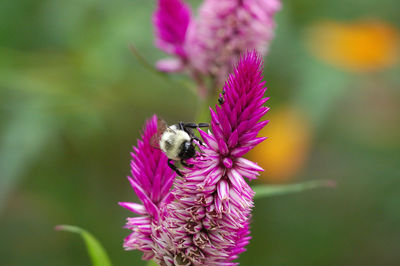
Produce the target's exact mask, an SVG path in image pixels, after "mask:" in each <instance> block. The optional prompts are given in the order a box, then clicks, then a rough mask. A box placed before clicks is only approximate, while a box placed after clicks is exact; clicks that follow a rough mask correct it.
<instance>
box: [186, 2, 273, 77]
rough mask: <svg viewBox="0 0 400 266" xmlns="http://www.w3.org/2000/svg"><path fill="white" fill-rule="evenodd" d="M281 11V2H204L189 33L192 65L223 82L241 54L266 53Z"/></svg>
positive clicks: (188, 48) (188, 50)
mask: <svg viewBox="0 0 400 266" xmlns="http://www.w3.org/2000/svg"><path fill="white" fill-rule="evenodd" d="M280 8H281V3H280V0H205V1H204V3H203V4H202V6H201V7H200V9H199V16H198V17H197V19H196V20H195V22H194V23H193V25H192V26H191V27H190V32H189V33H188V41H187V45H186V48H187V53H188V55H189V56H190V62H191V64H192V65H193V66H194V67H195V68H196V69H199V70H200V71H201V72H202V73H204V74H209V75H211V76H214V77H215V78H216V79H217V80H218V81H219V82H223V81H224V80H225V79H226V75H227V74H228V73H229V72H230V71H231V70H232V66H233V65H234V64H235V63H236V62H237V60H238V59H239V55H240V54H242V53H244V52H246V51H248V50H256V51H257V52H258V53H259V54H261V55H265V54H266V52H267V50H268V46H269V43H270V41H271V39H272V37H273V35H274V29H275V21H274V15H275V13H276V12H277V11H278V10H279V9H280Z"/></svg>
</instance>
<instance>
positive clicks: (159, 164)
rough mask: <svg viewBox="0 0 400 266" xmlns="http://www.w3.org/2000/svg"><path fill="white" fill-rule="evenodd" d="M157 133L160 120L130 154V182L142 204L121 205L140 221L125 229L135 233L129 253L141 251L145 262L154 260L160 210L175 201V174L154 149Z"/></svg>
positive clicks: (150, 123) (151, 124)
mask: <svg viewBox="0 0 400 266" xmlns="http://www.w3.org/2000/svg"><path fill="white" fill-rule="evenodd" d="M156 133H157V117H156V116H155V115H154V116H153V117H152V118H151V119H150V120H149V121H147V123H146V125H145V127H144V130H143V135H142V137H141V140H138V143H137V147H133V150H134V152H132V153H131V155H132V160H131V176H130V177H128V180H129V182H130V184H131V186H132V188H133V190H134V192H135V193H136V195H137V197H138V198H139V200H140V201H141V202H142V204H139V203H133V202H120V203H119V204H120V205H121V206H122V207H124V208H126V209H128V210H130V211H132V212H134V213H136V214H139V215H140V217H134V218H128V219H127V223H126V226H125V228H127V229H129V230H131V231H132V233H131V234H130V235H129V236H128V237H127V238H126V239H125V241H124V248H125V249H126V250H132V249H138V250H140V251H142V252H143V253H144V254H143V259H144V260H149V259H151V258H153V256H154V252H153V248H154V247H153V246H154V243H153V240H152V230H153V228H154V227H155V226H158V224H159V223H160V219H161V213H162V212H161V210H162V208H163V207H164V206H165V205H166V204H168V203H169V202H170V201H171V199H172V194H171V192H170V189H171V186H172V184H173V181H174V177H175V173H174V172H173V171H172V170H171V169H170V168H169V167H168V165H167V157H166V156H165V155H164V153H163V152H162V151H160V150H159V149H156V148H154V147H152V146H151V144H150V141H151V138H152V136H153V135H154V134H156Z"/></svg>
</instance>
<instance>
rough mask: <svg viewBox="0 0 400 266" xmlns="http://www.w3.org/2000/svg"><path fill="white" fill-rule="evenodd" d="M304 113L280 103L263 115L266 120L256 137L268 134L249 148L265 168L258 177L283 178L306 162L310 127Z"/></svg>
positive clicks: (289, 175)
mask: <svg viewBox="0 0 400 266" xmlns="http://www.w3.org/2000/svg"><path fill="white" fill-rule="evenodd" d="M306 117H307V116H306V115H305V114H304V113H303V112H302V111H301V110H300V109H296V108H295V107H289V106H281V107H278V108H276V109H271V111H270V112H269V113H268V114H267V115H266V116H265V117H264V119H268V120H270V122H269V123H268V125H267V126H266V127H264V128H263V129H262V130H261V131H260V133H259V137H268V139H267V140H265V141H264V142H262V143H261V144H259V145H258V146H257V147H255V148H254V149H253V150H251V151H250V152H249V155H248V156H249V158H251V159H252V160H253V161H256V162H257V163H258V164H259V165H261V167H263V168H264V170H265V172H263V173H261V177H260V179H261V180H262V181H268V182H284V181H288V180H290V179H291V178H292V177H293V176H294V175H295V174H297V173H298V172H299V171H300V170H301V169H302V167H303V165H304V163H305V162H306V160H307V158H308V154H309V149H310V141H311V140H310V138H311V129H310V124H309V121H308V120H307V118H306Z"/></svg>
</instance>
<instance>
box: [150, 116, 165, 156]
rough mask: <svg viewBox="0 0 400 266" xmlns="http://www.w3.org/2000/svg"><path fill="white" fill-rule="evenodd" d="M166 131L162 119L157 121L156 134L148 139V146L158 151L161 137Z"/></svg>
mask: <svg viewBox="0 0 400 266" xmlns="http://www.w3.org/2000/svg"><path fill="white" fill-rule="evenodd" d="M167 129H168V125H167V123H166V122H165V121H164V120H162V119H158V121H157V132H156V134H154V135H153V136H152V137H151V139H150V145H151V146H152V147H153V148H156V149H160V140H161V136H162V134H163V133H164V132H165V131H166V130H167Z"/></svg>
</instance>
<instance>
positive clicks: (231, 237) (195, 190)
mask: <svg viewBox="0 0 400 266" xmlns="http://www.w3.org/2000/svg"><path fill="white" fill-rule="evenodd" d="M224 91H225V95H224V98H225V102H224V103H223V104H222V105H221V107H219V106H216V111H213V110H212V109H211V126H212V132H208V133H206V132H203V131H201V130H199V131H200V134H201V136H202V138H203V141H204V142H205V144H206V146H205V147H202V148H201V149H202V153H201V154H200V156H198V157H197V158H195V159H193V160H192V161H191V162H190V163H192V164H194V167H193V168H187V169H185V170H184V173H185V178H184V179H179V180H176V182H175V188H174V189H173V194H174V196H175V200H174V201H172V202H171V203H170V204H168V205H167V206H166V217H165V222H164V224H163V229H162V230H163V231H164V234H165V235H167V237H166V236H165V235H164V239H165V238H169V239H170V242H171V243H172V244H173V248H170V249H169V250H168V252H169V253H171V254H173V256H174V259H175V260H177V258H178V260H179V261H180V262H182V263H181V264H182V265H190V264H193V265H235V263H233V262H232V261H233V260H235V259H236V258H237V257H238V254H240V253H242V252H243V251H245V246H246V245H247V244H248V243H249V239H250V236H249V222H250V217H251V215H250V214H251V208H252V207H253V199H252V198H253V195H254V192H253V190H252V189H251V188H250V186H249V185H248V184H247V183H246V181H245V180H244V177H246V178H248V179H250V180H251V179H254V178H256V177H257V175H258V172H259V171H262V168H261V167H259V166H258V165H257V164H255V163H254V162H251V161H249V160H247V159H245V158H243V157H242V156H243V155H244V154H245V153H247V152H248V151H249V150H250V149H252V148H253V147H254V146H256V145H257V144H258V143H260V142H262V141H263V140H264V139H265V138H257V137H256V136H257V133H258V131H259V130H260V129H261V128H263V127H264V126H265V125H266V124H267V123H268V121H261V122H259V120H260V118H261V117H263V116H264V114H265V113H266V112H267V111H268V108H267V107H264V106H263V105H264V103H265V102H266V101H267V99H268V98H264V93H265V91H266V88H265V87H264V82H262V61H261V59H260V57H259V56H257V55H256V53H255V52H253V53H249V54H247V55H245V56H243V57H242V58H241V59H240V60H239V62H238V64H237V66H236V68H235V70H234V73H233V74H231V75H230V76H229V78H228V81H227V82H226V83H225V86H224ZM165 258H166V256H165V254H162V255H161V256H158V255H157V254H156V256H155V259H156V261H157V262H158V263H160V264H163V263H164V262H165V263H166V261H165ZM169 260H171V258H169Z"/></svg>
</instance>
